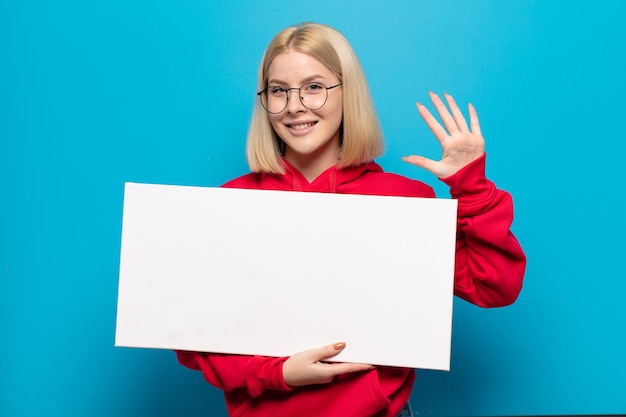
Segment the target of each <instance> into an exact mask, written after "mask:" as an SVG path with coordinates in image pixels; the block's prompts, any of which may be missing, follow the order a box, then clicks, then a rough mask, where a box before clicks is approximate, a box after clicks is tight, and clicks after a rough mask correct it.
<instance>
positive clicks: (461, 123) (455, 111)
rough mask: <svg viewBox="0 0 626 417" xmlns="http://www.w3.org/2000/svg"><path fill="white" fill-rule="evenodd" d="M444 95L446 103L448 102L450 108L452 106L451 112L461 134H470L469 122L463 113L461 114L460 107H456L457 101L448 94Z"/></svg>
mask: <svg viewBox="0 0 626 417" xmlns="http://www.w3.org/2000/svg"><path fill="white" fill-rule="evenodd" d="M443 95H444V97H445V98H446V101H447V102H448V106H450V111H452V115H453V116H454V121H455V123H456V126H457V127H458V129H459V130H460V131H461V132H468V131H469V129H468V127H467V122H466V121H465V117H464V116H463V113H461V110H460V109H459V106H457V105H456V101H454V98H453V97H452V96H451V95H450V94H448V93H444V94H443Z"/></svg>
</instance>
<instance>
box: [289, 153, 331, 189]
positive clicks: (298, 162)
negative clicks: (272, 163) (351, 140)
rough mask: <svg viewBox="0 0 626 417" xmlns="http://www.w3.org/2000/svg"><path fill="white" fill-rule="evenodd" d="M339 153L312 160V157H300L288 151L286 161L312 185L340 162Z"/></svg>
mask: <svg viewBox="0 0 626 417" xmlns="http://www.w3.org/2000/svg"><path fill="white" fill-rule="evenodd" d="M338 153H339V152H337V154H335V155H329V156H326V157H323V158H314V157H313V158H312V157H311V156H310V155H299V154H294V153H293V152H291V153H290V152H288V151H287V152H285V159H286V160H287V162H289V163H290V164H291V166H293V167H294V168H295V169H297V170H298V171H299V172H300V173H301V174H302V175H303V176H304V178H306V179H307V181H308V182H309V183H311V182H313V180H315V178H317V177H319V176H320V174H321V173H322V172H324V171H326V170H327V169H328V168H330V167H332V166H334V165H336V164H337V162H338V161H339V156H338Z"/></svg>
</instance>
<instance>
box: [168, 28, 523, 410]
mask: <svg viewBox="0 0 626 417" xmlns="http://www.w3.org/2000/svg"><path fill="white" fill-rule="evenodd" d="M257 95H258V102H257V104H256V106H255V108H254V114H253V118H252V122H251V126H250V129H249V133H248V139H247V157H248V162H249V165H250V170H251V173H249V174H247V175H244V176H242V177H239V178H236V179H234V180H232V181H230V182H228V183H226V184H225V185H224V186H225V187H233V188H248V189H271V190H285V191H306V192H332V193H347V194H369V195H393V196H407V197H434V196H435V194H434V191H433V189H432V188H431V187H430V186H428V185H426V184H424V183H422V182H419V181H416V180H412V179H409V178H405V177H402V176H399V175H395V174H391V173H385V172H383V170H382V168H381V167H380V166H379V165H377V164H376V163H375V162H374V159H375V158H377V157H378V156H380V155H381V153H382V150H383V136H382V132H381V129H380V126H379V122H378V119H377V117H376V113H375V111H374V106H373V104H372V100H371V97H370V93H369V89H368V86H367V81H366V79H365V76H364V73H363V70H362V69H361V66H360V64H359V61H358V59H357V57H356V55H355V53H354V51H353V49H352V47H351V46H350V44H349V43H348V41H347V40H346V39H345V38H344V36H343V35H341V34H340V33H339V32H338V31H336V30H335V29H333V28H330V27H328V26H325V25H321V24H315V23H305V24H301V25H298V26H292V27H288V28H286V29H284V30H283V31H281V32H280V33H279V34H278V35H276V36H275V37H274V39H273V40H272V41H271V42H270V44H269V46H268V47H267V50H266V51H265V54H264V56H263V59H262V62H261V67H260V69H259V78H258V93H257ZM430 96H431V100H432V103H433V105H434V107H435V109H436V110H437V112H438V114H439V116H440V117H441V120H442V123H443V126H442V125H440V124H439V122H438V121H437V120H436V119H435V118H434V117H433V116H432V114H431V113H430V112H429V111H428V110H427V109H426V107H424V106H423V105H421V104H418V105H417V107H418V111H419V113H420V115H421V116H422V118H423V119H424V121H425V122H426V123H427V125H428V126H429V127H430V129H431V130H432V132H433V134H434V135H435V137H436V138H437V139H438V140H439V142H440V144H441V147H442V157H441V160H439V161H434V160H431V159H427V158H424V157H422V156H416V155H413V156H408V157H406V158H404V160H405V161H406V162H408V163H411V164H413V165H416V166H418V167H421V168H424V169H426V170H428V171H430V172H431V173H433V174H434V175H436V176H437V177H438V178H439V179H440V180H441V181H443V182H444V183H446V184H448V185H449V186H450V193H451V195H452V197H453V198H456V199H458V202H459V212H458V213H459V214H458V236H457V252H456V270H455V285H454V289H455V294H456V295H457V296H459V297H461V298H463V299H465V300H467V301H469V302H471V303H474V304H476V305H479V306H482V307H495V306H504V305H508V304H511V303H512V302H514V301H515V299H516V298H517V295H518V294H519V291H520V290H521V286H522V279H523V275H524V269H525V263H526V259H525V256H524V253H523V251H522V249H521V247H520V245H519V244H518V242H517V240H516V239H515V237H514V236H513V235H512V234H511V232H510V230H509V227H510V225H511V222H512V221H513V209H512V208H513V206H512V200H511V197H510V195H509V194H507V193H506V192H504V191H501V190H498V189H496V187H495V186H494V184H493V183H492V182H490V181H489V180H487V179H486V178H485V158H486V157H485V151H484V140H483V137H482V135H481V132H480V126H479V122H478V116H477V114H476V111H475V109H474V108H473V107H472V106H471V105H469V106H468V109H469V124H468V123H467V121H466V119H465V118H464V116H463V114H462V113H461V111H460V110H459V108H458V106H457V104H456V103H455V102H454V99H453V98H452V97H451V96H449V95H445V101H446V102H447V105H448V107H449V110H448V107H446V104H444V102H443V101H442V100H441V98H440V97H438V96H437V95H436V94H433V93H431V95H430ZM373 238H374V237H373ZM303 267H304V266H303ZM297 273H298V271H294V276H297ZM372 308H375V306H372ZM390 343H393V341H390ZM344 347H345V343H342V342H338V343H336V344H333V345H329V346H324V347H317V348H312V349H310V350H307V351H304V352H299V353H295V354H293V355H292V356H290V357H283V358H270V357H262V356H240V355H224V354H213V353H199V352H177V355H178V360H179V361H180V363H181V364H183V365H185V366H187V367H189V368H192V369H196V370H200V371H202V373H203V374H204V377H205V378H206V380H207V381H208V382H209V383H211V384H213V385H215V386H217V387H219V388H221V389H222V390H224V396H225V399H226V405H227V408H228V412H229V414H230V415H231V416H233V417H237V416H247V417H282V416H289V417H292V416H312V417H313V416H319V417H334V416H336V417H346V416H354V417H400V416H402V417H404V416H410V415H411V410H410V406H409V404H408V400H409V397H410V394H411V389H412V387H413V381H414V379H415V372H414V370H412V369H404V368H393V367H382V366H378V367H373V366H371V365H368V364H355V363H328V362H327V361H326V360H327V359H329V358H331V357H333V356H334V355H336V354H337V353H338V352H339V351H341V350H342V349H343V348H344Z"/></svg>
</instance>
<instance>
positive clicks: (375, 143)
mask: <svg viewBox="0 0 626 417" xmlns="http://www.w3.org/2000/svg"><path fill="white" fill-rule="evenodd" d="M291 50H295V51H298V52H301V53H304V54H307V55H310V56H312V57H313V58H315V59H317V60H318V61H320V62H321V63H322V64H323V65H324V66H326V67H327V68H328V69H329V70H330V71H331V72H333V73H334V75H335V76H336V77H337V79H338V80H339V81H340V82H341V83H342V87H341V88H342V91H343V120H342V125H341V128H340V130H341V132H340V133H341V136H340V143H341V154H340V155H339V163H338V166H339V167H340V168H345V167H349V166H354V165H361V164H363V163H366V162H370V161H372V160H374V158H376V157H378V156H380V155H381V154H382V152H383V147H384V143H383V134H382V130H381V128H380V123H379V121H378V117H377V116H376V111H375V109H374V103H373V102H372V98H371V95H370V92H369V87H368V85H367V80H366V78H365V73H364V72H363V69H362V68H361V64H360V63H359V60H358V58H357V56H356V54H355V52H354V50H353V49H352V46H350V44H349V43H348V41H347V40H346V38H345V37H344V36H343V35H342V34H341V33H339V32H338V31H337V30H335V29H333V28H331V27H329V26H326V25H322V24H318V23H303V24H300V25H298V26H290V27H288V28H286V29H284V30H283V31H281V32H280V33H278V34H277V35H276V36H275V37H274V39H272V41H271V42H270V44H269V45H268V47H267V49H266V50H265V54H264V55H263V58H262V59H261V66H260V68H259V76H258V91H260V90H263V89H264V88H265V87H267V77H268V75H267V73H268V70H269V66H270V64H271V63H272V60H273V59H274V58H275V57H276V56H277V55H279V54H282V53H286V52H289V51H291ZM281 142H282V141H281V140H280V138H279V137H278V136H277V135H276V132H275V131H274V129H273V128H272V125H271V123H270V120H269V116H268V114H267V112H266V111H265V109H263V107H262V106H261V104H260V101H259V100H257V101H256V104H255V106H254V111H253V113H252V122H251V123H250V129H249V131H248V139H247V145H246V154H247V157H248V164H249V166H250V170H251V171H252V172H267V173H271V174H281V173H283V172H284V165H283V163H282V160H281V156H282V152H281V149H280V146H281V145H280V143H281Z"/></svg>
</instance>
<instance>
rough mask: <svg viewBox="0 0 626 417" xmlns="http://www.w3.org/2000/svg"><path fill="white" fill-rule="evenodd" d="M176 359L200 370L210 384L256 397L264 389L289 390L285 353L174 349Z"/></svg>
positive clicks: (227, 390)
mask: <svg viewBox="0 0 626 417" xmlns="http://www.w3.org/2000/svg"><path fill="white" fill-rule="evenodd" d="M176 356H177V357H178V361H179V362H180V363H181V364H182V365H184V366H186V367H187V368H190V369H194V370H196V371H201V372H202V374H203V375H204V378H205V379H206V380H207V381H208V382H209V383H210V384H211V385H214V386H216V387H217V388H220V389H222V390H224V391H225V392H232V391H235V390H238V389H245V390H247V391H248V394H249V395H250V396H251V397H253V398H256V397H258V396H259V395H261V394H262V393H263V391H265V390H280V391H291V390H292V389H293V388H291V387H290V386H288V385H287V384H285V380H284V379H283V363H284V362H285V361H286V360H287V358H286V357H282V358H270V357H266V356H245V355H225V354H219V353H202V352H187V351H176Z"/></svg>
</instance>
